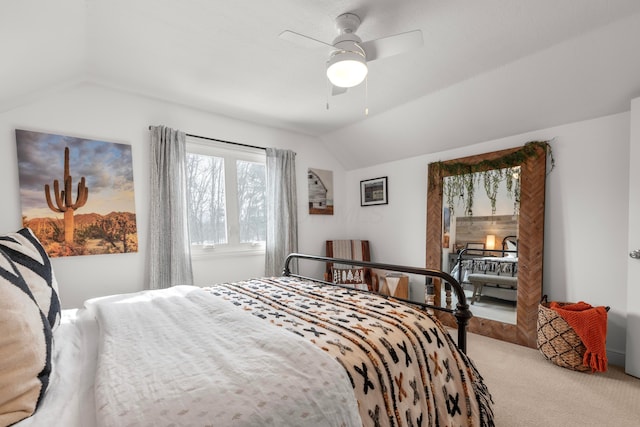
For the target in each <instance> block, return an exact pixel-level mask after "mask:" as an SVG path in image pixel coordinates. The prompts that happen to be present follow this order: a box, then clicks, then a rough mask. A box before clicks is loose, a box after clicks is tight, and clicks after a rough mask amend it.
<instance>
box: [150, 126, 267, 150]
mask: <svg viewBox="0 0 640 427" xmlns="http://www.w3.org/2000/svg"><path fill="white" fill-rule="evenodd" d="M149 130H151V126H149ZM185 135H186V136H190V137H191V138H199V139H206V140H207V141H215V142H222V143H223V144H231V145H239V146H240V147H247V148H255V149H257V150H265V151H266V150H267V149H266V148H265V147H258V146H257V145H249V144H243V143H241V142H233V141H225V140H224V139H217V138H209V137H206V136H200V135H193V134H191V133H186V134H185Z"/></svg>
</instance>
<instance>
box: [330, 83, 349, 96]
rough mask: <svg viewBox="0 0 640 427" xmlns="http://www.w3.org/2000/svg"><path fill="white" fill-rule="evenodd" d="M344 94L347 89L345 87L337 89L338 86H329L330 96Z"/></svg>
mask: <svg viewBox="0 0 640 427" xmlns="http://www.w3.org/2000/svg"><path fill="white" fill-rule="evenodd" d="M345 92H347V88H346V87H339V86H334V85H331V96H336V95H342V94H343V93H345Z"/></svg>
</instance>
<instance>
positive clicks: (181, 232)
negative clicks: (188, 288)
mask: <svg viewBox="0 0 640 427" xmlns="http://www.w3.org/2000/svg"><path fill="white" fill-rule="evenodd" d="M149 130H150V132H151V174H150V175H151V190H150V197H151V207H150V211H151V212H150V220H149V226H150V230H149V283H148V286H147V288H148V289H160V288H168V287H170V286H174V285H192V284H193V272H192V270H191V245H190V242H189V228H188V223H187V186H186V148H185V139H186V135H185V133H184V132H181V131H179V130H174V129H170V128H167V127H165V126H151V127H149Z"/></svg>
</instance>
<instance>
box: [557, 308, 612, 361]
mask: <svg viewBox="0 0 640 427" xmlns="http://www.w3.org/2000/svg"><path fill="white" fill-rule="evenodd" d="M549 308H550V309H552V310H555V311H556V312H557V313H558V314H559V315H560V316H561V317H562V318H563V319H564V320H565V321H566V322H567V323H568V324H569V325H570V326H571V327H572V328H573V330H574V331H576V334H578V336H579V337H580V339H581V340H582V343H583V344H584V346H585V347H586V349H587V351H585V353H584V359H583V360H582V363H583V364H584V365H585V366H589V367H590V368H591V372H594V371H598V372H605V371H606V370H607V348H606V341H607V309H606V308H604V307H592V306H591V305H589V304H587V303H586V302H583V301H580V302H577V303H575V304H565V305H561V304H558V303H557V302H551V303H550V304H549Z"/></svg>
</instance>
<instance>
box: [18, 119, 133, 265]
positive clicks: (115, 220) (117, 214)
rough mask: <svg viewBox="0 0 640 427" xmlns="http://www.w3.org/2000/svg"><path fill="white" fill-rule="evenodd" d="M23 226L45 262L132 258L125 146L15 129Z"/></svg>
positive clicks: (130, 199) (130, 189) (129, 180)
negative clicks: (42, 252) (43, 253)
mask: <svg viewBox="0 0 640 427" xmlns="http://www.w3.org/2000/svg"><path fill="white" fill-rule="evenodd" d="M16 145H17V151H18V170H19V176H20V200H21V204H22V223H23V226H25V227H29V228H31V230H33V232H34V233H35V234H36V236H37V237H38V239H40V241H41V242H42V244H43V246H44V247H45V249H46V250H47V253H48V254H49V256H51V257H62V256H73V255H97V254H113V253H126V252H137V250H138V235H137V227H136V215H135V201H134V193H133V162H132V158H131V146H130V145H127V144H119V143H115V142H106V141H100V140H94V139H87V138H78V137H71V136H63V135H55V134H49V133H41V132H34V131H28V130H21V129H16Z"/></svg>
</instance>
